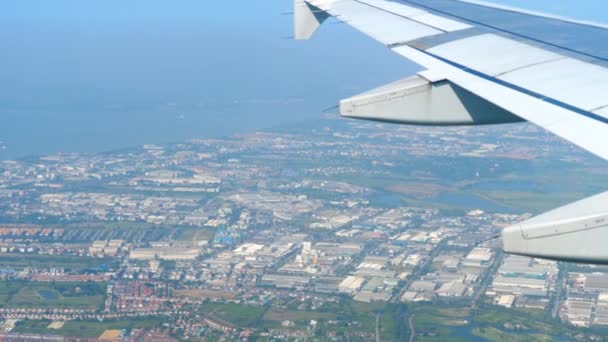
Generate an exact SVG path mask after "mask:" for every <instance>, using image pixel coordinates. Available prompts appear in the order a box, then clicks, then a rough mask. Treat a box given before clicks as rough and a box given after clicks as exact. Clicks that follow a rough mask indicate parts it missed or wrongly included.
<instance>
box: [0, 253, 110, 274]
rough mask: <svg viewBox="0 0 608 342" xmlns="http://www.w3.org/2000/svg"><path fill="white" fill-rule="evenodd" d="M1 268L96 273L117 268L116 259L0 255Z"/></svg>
mask: <svg viewBox="0 0 608 342" xmlns="http://www.w3.org/2000/svg"><path fill="white" fill-rule="evenodd" d="M0 265H2V268H5V269H7V268H14V269H24V268H27V267H31V268H53V267H56V268H63V269H64V270H65V271H66V272H72V271H73V272H82V271H96V270H100V269H102V268H109V269H113V268H116V267H117V266H118V261H117V260H116V259H110V258H92V257H81V256H59V255H29V254H28V255H23V254H11V253H2V254H0Z"/></svg>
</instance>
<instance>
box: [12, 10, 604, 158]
mask: <svg viewBox="0 0 608 342" xmlns="http://www.w3.org/2000/svg"><path fill="white" fill-rule="evenodd" d="M502 3H506V4H511V5H516V6H524V5H527V7H528V8H531V9H534V10H546V11H549V12H554V13H557V14H562V15H569V16H577V17H581V18H583V19H589V20H601V19H602V15H601V12H602V11H598V10H593V9H594V8H597V9H599V8H601V6H602V5H601V4H600V2H597V1H595V2H591V1H590V2H589V7H590V8H588V9H583V8H582V7H581V6H579V5H577V4H575V3H574V2H571V1H567V2H563V3H560V4H556V3H551V2H549V1H539V2H536V3H534V4H529V3H528V2H526V1H523V0H511V1H502ZM291 6H292V5H291V2H289V1H270V2H251V1H236V2H230V3H227V2H209V3H205V4H202V3H200V2H197V1H193V0H188V1H182V2H180V3H179V4H175V3H166V2H162V1H145V2H144V1H131V2H128V3H125V2H119V1H116V0H111V1H105V2H103V3H91V2H87V3H83V2H79V1H73V0H61V1H54V2H52V3H38V2H36V3H35V6H34V2H33V1H20V2H18V3H10V4H7V5H5V6H4V7H5V8H4V9H3V11H2V13H0V41H1V42H2V43H3V56H2V61H3V68H0V78H1V79H3V80H4V82H2V85H0V90H1V91H0V110H1V111H2V113H1V114H0V115H1V117H2V118H3V119H2V124H1V125H0V142H2V144H3V145H4V146H6V149H5V150H2V149H1V147H0V159H6V158H15V157H22V156H25V155H30V154H43V153H52V152H59V151H64V152H84V151H86V152H95V151H105V150H109V149H115V148H122V147H128V146H133V145H140V144H143V143H163V142H170V141H178V140H185V139H190V138H198V137H207V136H217V135H226V134H232V133H235V132H246V131H251V130H255V129H260V128H265V127H271V126H275V125H279V124H288V123H297V122H300V121H302V120H308V119H311V118H318V117H321V116H322V115H323V114H322V110H323V109H324V108H327V107H331V106H332V105H335V104H336V103H337V101H338V100H339V99H340V98H344V97H347V96H350V95H352V94H355V93H358V92H361V91H364V90H367V89H369V88H372V87H375V86H378V85H381V84H384V83H387V82H390V81H393V80H397V79H400V78H403V77H406V76H409V75H411V74H412V73H413V72H414V71H416V70H417V67H416V66H415V65H413V64H411V63H409V62H408V61H405V60H403V59H401V58H400V57H398V56H396V55H394V54H392V53H391V52H390V51H388V50H387V49H383V48H382V46H381V45H379V44H377V43H375V42H374V41H372V40H371V39H369V38H367V37H365V36H363V35H361V34H359V33H358V32H356V31H354V30H353V29H352V28H350V27H348V26H347V25H331V24H330V25H324V26H323V27H322V28H321V32H319V34H318V35H316V36H315V37H314V39H313V40H311V41H310V42H294V41H292V40H290V39H285V37H288V36H290V35H291V29H292V19H291V16H290V15H281V13H282V12H289V11H291ZM604 6H605V5H604ZM577 9H578V11H577ZM604 13H605V12H604Z"/></svg>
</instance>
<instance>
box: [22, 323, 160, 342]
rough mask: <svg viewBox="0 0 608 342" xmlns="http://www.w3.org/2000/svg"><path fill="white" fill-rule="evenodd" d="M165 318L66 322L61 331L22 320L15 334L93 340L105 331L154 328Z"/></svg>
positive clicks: (43, 324)
mask: <svg viewBox="0 0 608 342" xmlns="http://www.w3.org/2000/svg"><path fill="white" fill-rule="evenodd" d="M166 322H167V319H166V318H145V319H120V320H107V321H102V322H100V321H93V320H83V321H67V322H65V324H64V325H63V327H62V328H61V329H57V330H55V329H49V328H48V325H49V324H50V323H51V321H49V320H40V321H33V320H24V321H20V322H19V323H17V325H16V326H15V330H14V331H15V332H19V333H33V334H53V335H61V336H70V337H83V338H95V337H98V336H100V335H101V334H103V332H104V331H106V330H126V331H127V332H128V331H130V330H132V329H141V328H155V327H160V326H162V324H163V323H166Z"/></svg>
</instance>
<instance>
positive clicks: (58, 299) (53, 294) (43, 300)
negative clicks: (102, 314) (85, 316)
mask: <svg viewBox="0 0 608 342" xmlns="http://www.w3.org/2000/svg"><path fill="white" fill-rule="evenodd" d="M105 293H106V285H105V284H103V283H93V282H69V283H52V282H28V281H17V280H9V281H0V307H4V308H59V309H64V308H72V309H92V310H97V309H101V308H102V306H103V304H104V301H105Z"/></svg>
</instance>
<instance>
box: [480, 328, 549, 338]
mask: <svg viewBox="0 0 608 342" xmlns="http://www.w3.org/2000/svg"><path fill="white" fill-rule="evenodd" d="M473 335H475V336H478V337H481V338H484V339H486V340H489V341H496V342H502V341H513V342H549V341H552V340H553V339H552V338H551V336H549V335H545V334H515V333H507V332H504V331H502V330H499V329H496V328H494V327H480V328H475V329H473Z"/></svg>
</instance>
